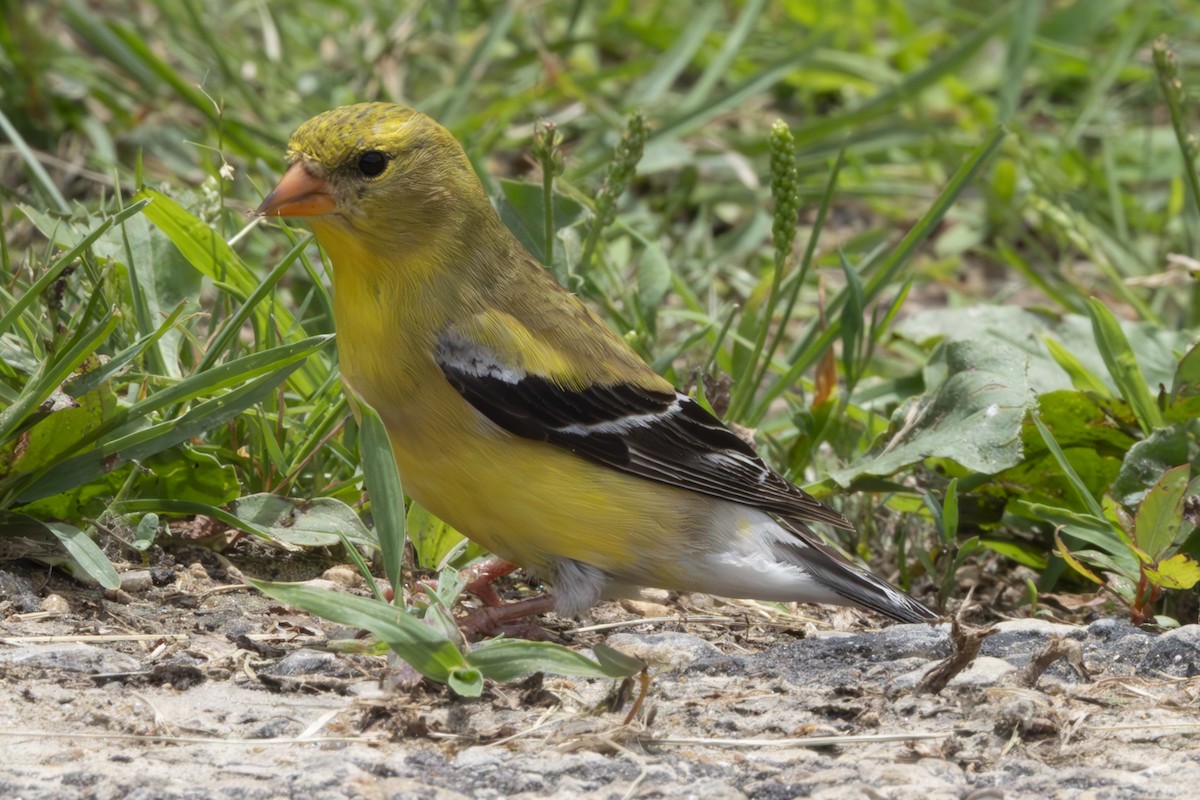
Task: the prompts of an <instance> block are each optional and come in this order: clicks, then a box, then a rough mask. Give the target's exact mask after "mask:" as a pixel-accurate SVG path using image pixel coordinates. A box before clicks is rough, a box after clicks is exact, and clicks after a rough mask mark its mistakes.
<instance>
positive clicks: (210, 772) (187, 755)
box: [0, 562, 1200, 800]
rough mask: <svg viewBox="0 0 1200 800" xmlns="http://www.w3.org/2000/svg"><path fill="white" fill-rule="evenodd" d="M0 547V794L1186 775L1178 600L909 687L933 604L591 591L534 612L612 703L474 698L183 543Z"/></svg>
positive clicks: (1102, 785)
mask: <svg viewBox="0 0 1200 800" xmlns="http://www.w3.org/2000/svg"><path fill="white" fill-rule="evenodd" d="M5 566H6V568H7V569H6V571H5V572H3V573H0V603H2V604H0V613H2V614H3V622H2V623H0V631H2V637H3V644H0V709H2V711H0V719H2V723H0V737H2V742H3V745H2V746H3V752H4V754H5V757H4V760H3V763H0V796H3V797H14V798H25V799H26V800H32V799H33V798H116V797H156V798H157V797H167V798H176V797H178V798H190V797H230V798H233V797H236V798H259V797H261V798H273V797H288V796H296V797H306V798H324V797H328V798H343V797H365V798H374V797H381V798H382V797H414V798H415V797H420V798H454V797H479V798H491V797H530V798H533V797H583V798H620V797H625V796H636V797H643V798H654V797H664V798H675V797H687V796H695V797H704V798H724V797H729V798H740V797H750V798H764V799H765V798H788V797H797V796H813V797H837V798H855V797H862V798H868V797H869V798H880V797H883V798H907V797H914V798H915V797H920V798H963V797H968V796H969V797H974V798H984V797H1001V796H1003V797H1006V798H1016V797H1063V798H1067V797H1072V798H1074V797H1095V798H1126V797H1128V798H1135V797H1136V798H1152V797H1163V798H1174V797H1179V798H1183V797H1193V796H1195V787H1196V786H1197V785H1200V740H1198V739H1197V737H1196V734H1197V733H1198V732H1200V678H1197V677H1195V676H1196V675H1197V674H1200V626H1187V627H1185V628H1182V629H1179V630H1177V631H1173V632H1171V633H1169V634H1153V633H1149V632H1146V631H1143V630H1140V629H1137V628H1134V627H1132V626H1130V625H1128V624H1127V623H1125V622H1123V621H1120V620H1115V619H1103V620H1099V621H1096V622H1093V623H1091V624H1090V625H1088V626H1086V627H1083V626H1067V625H1056V624H1051V623H1047V622H1042V621H1038V620H1021V621H1015V622H1008V623H1001V624H1000V625H999V626H998V630H997V632H996V633H994V634H993V635H992V636H990V637H988V638H987V639H986V640H985V641H984V642H983V644H982V647H981V650H980V655H979V657H978V658H976V659H975V660H974V662H973V663H972V664H971V665H970V666H969V667H968V668H967V669H966V670H965V671H964V672H962V673H960V674H958V675H957V676H956V677H954V678H953V679H952V680H951V681H950V682H949V685H948V686H946V688H945V689H943V690H942V691H941V692H940V693H938V694H930V693H927V692H922V691H921V689H920V683H921V681H922V678H923V677H924V676H925V674H926V673H927V672H928V671H929V670H930V669H931V668H932V667H933V666H934V665H935V664H937V663H938V661H939V660H940V659H942V658H944V657H946V656H947V655H948V654H949V652H950V650H951V645H950V636H949V626H948V625H942V626H938V627H929V626H919V625H899V626H893V627H890V628H886V629H883V630H874V631H869V630H863V628H862V626H863V624H864V623H868V624H869V623H871V622H873V621H874V620H873V619H870V618H867V617H862V616H859V615H856V614H852V613H847V612H838V613H830V612H826V611H821V612H819V613H824V614H826V616H825V617H822V618H820V619H807V618H805V617H800V616H796V615H787V616H786V617H783V618H781V617H780V616H778V615H776V614H775V613H774V612H773V611H771V610H770V609H767V608H765V607H762V606H756V605H725V604H715V605H709V606H705V605H704V603H705V602H706V601H705V600H704V599H703V598H694V599H691V600H689V601H688V602H689V603H690V607H689V608H688V609H687V610H686V613H687V616H688V619H687V621H682V620H674V621H670V622H662V621H647V619H650V620H653V619H654V618H655V617H656V616H658V614H659V613H660V612H664V611H667V612H669V613H670V614H672V615H679V614H681V613H684V612H682V611H681V610H680V608H679V606H677V605H676V606H672V607H670V608H664V607H663V606H661V605H658V604H653V603H651V604H629V603H627V604H625V605H624V606H622V605H617V604H606V605H604V606H603V607H601V608H600V609H598V610H597V613H596V615H595V616H596V619H595V621H596V622H599V623H605V624H610V625H611V626H612V627H608V628H604V629H602V630H591V631H583V632H574V633H564V632H567V631H569V630H570V629H571V627H572V626H571V625H570V624H568V623H560V624H558V626H557V628H556V630H557V631H558V632H559V633H560V635H566V636H567V637H568V638H570V639H572V640H573V641H575V642H577V643H578V644H579V645H580V646H584V647H586V646H587V645H588V644H589V643H591V642H595V641H600V640H601V639H603V640H604V641H607V642H608V643H609V644H611V645H613V646H615V647H617V648H618V649H621V650H623V651H624V652H627V653H630V654H632V655H637V656H639V657H641V658H643V659H644V660H646V661H647V662H648V663H650V664H651V666H652V671H653V680H652V682H651V684H650V689H649V693H648V696H647V697H646V701H645V706H644V709H643V713H642V714H641V715H639V718H638V719H636V720H635V721H633V722H632V723H630V724H628V725H625V724H623V720H624V717H625V715H626V713H627V712H628V709H629V708H630V702H631V698H629V697H626V698H622V697H619V696H617V695H618V689H619V687H617V686H615V685H614V684H613V683H612V682H609V681H598V680H580V679H575V678H572V679H559V678H552V677H546V678H544V679H543V678H539V677H534V678H531V679H529V680H527V681H525V682H524V683H522V684H520V685H506V686H489V687H488V689H487V690H486V691H485V695H484V697H482V698H481V699H478V700H461V699H456V698H454V697H452V696H451V695H449V694H448V693H447V692H446V691H445V690H443V689H442V688H440V687H435V686H430V685H428V684H424V683H421V684H417V685H415V686H410V687H408V688H406V689H402V690H394V689H392V690H388V691H384V690H383V689H381V684H380V680H379V678H380V676H381V675H383V674H388V673H389V672H390V670H389V669H388V665H387V662H386V659H384V658H382V657H368V656H360V655H346V654H342V653H333V652H328V651H326V650H325V649H324V648H325V646H326V643H327V642H328V641H329V640H330V639H346V638H347V637H348V636H349V635H350V632H347V631H344V630H343V631H338V630H335V629H334V628H333V626H331V625H329V624H327V623H324V622H322V621H320V620H317V619H315V618H312V617H310V616H308V615H306V614H301V613H297V612H293V611H290V610H287V609H282V608H279V607H278V606H277V605H275V604H274V603H273V601H270V600H268V599H267V598H264V597H262V596H261V595H258V594H256V593H254V592H252V591H249V590H246V589H244V588H241V587H236V586H230V587H227V586H223V585H222V581H221V580H214V579H213V577H212V575H210V574H209V572H208V571H206V570H205V569H203V568H201V567H200V566H199V565H198V564H196V565H186V566H179V567H176V568H175V569H174V570H173V580H170V581H169V582H167V581H168V578H167V576H164V575H159V577H158V578H157V579H155V578H154V577H153V576H149V577H148V578H147V579H146V580H139V581H136V582H134V584H133V586H134V590H133V591H130V592H127V593H120V594H117V595H109V596H105V595H104V594H103V593H102V592H100V591H98V590H93V589H89V588H86V587H81V586H80V585H78V584H76V583H74V582H72V581H71V580H70V579H69V578H66V577H63V576H60V575H57V574H53V573H48V572H47V571H46V570H45V569H44V568H42V567H38V566H34V565H24V564H22V563H20V562H14V563H11V564H7V565H5ZM218 577H220V576H218ZM160 584H161V585H160ZM659 599H660V600H661V599H662V598H659ZM640 615H650V616H649V617H647V618H645V619H644V618H642V617H641V616H640ZM713 615H716V616H717V617H718V619H717V620H716V621H711V620H712V617H713ZM706 619H708V620H710V621H704V620H706ZM806 619H807V621H806ZM1054 647H1057V648H1058V650H1057V651H1051V652H1050V654H1049V655H1046V654H1047V652H1048V651H1049V650H1050V649H1051V648H1054ZM1056 653H1060V654H1059V655H1056ZM1043 656H1044V657H1043ZM1050 656H1054V657H1053V658H1052V659H1051V658H1050ZM1039 659H1040V660H1039ZM1042 662H1047V663H1042ZM1031 665H1032V666H1031ZM635 689H636V687H635ZM634 693H635V694H636V690H635V692H634ZM614 708H616V709H619V710H613V709H614ZM814 736H821V737H828V738H826V739H824V740H823V741H824V742H826V743H825V744H820V745H814V744H813V743H812V740H811V739H810V738H809V737H814ZM801 740H805V741H801Z"/></svg>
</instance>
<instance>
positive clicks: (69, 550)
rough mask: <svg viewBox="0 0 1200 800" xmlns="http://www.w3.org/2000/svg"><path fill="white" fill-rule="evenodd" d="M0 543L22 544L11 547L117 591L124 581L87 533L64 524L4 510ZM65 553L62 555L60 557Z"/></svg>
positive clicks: (80, 577)
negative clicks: (12, 540) (16, 541)
mask: <svg viewBox="0 0 1200 800" xmlns="http://www.w3.org/2000/svg"><path fill="white" fill-rule="evenodd" d="M0 539H18V540H22V541H21V542H20V543H18V544H11V543H10V545H11V546H12V547H13V548H14V550H15V551H16V552H18V553H25V552H27V553H28V556H29V557H31V558H36V559H38V560H40V561H44V562H46V563H51V564H54V565H55V566H62V567H64V568H66V570H67V571H68V572H70V573H71V574H72V575H74V576H75V577H76V578H79V579H80V580H85V581H94V582H95V583H98V584H100V585H101V586H103V587H104V588H105V589H116V588H119V587H120V585H121V578H120V577H119V576H118V575H117V571H116V570H115V569H113V565H112V563H110V562H109V560H108V558H107V557H106V556H105V555H104V552H103V551H102V550H101V549H100V548H99V547H98V546H97V545H96V543H95V542H94V541H92V539H91V537H90V536H89V535H88V534H87V532H85V531H82V530H80V529H79V528H76V527H75V526H73V525H67V524H66V523H62V522H42V521H41V520H38V519H35V518H33V517H31V516H29V515H28V514H18V513H14V512H11V511H4V510H0ZM58 553H61V554H62V555H61V556H59V555H57V554H58Z"/></svg>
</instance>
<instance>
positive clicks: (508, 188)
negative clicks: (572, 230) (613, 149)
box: [498, 179, 585, 262]
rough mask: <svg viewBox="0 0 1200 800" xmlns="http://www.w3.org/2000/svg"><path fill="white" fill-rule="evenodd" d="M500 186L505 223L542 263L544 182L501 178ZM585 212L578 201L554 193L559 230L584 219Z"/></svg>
mask: <svg viewBox="0 0 1200 800" xmlns="http://www.w3.org/2000/svg"><path fill="white" fill-rule="evenodd" d="M500 188H501V190H502V191H503V192H504V197H503V199H502V200H500V202H499V203H498V205H499V209H498V210H499V213H500V219H502V220H504V224H505V225H507V226H508V229H509V230H511V231H512V232H513V234H514V235H515V236H516V237H517V238H518V239H519V240H520V241H521V244H523V245H525V249H527V250H528V251H529V252H530V253H532V254H533V256H534V258H536V259H537V260H538V261H539V262H542V261H544V258H545V254H546V246H545V242H544V241H543V238H544V236H545V229H546V226H545V213H546V199H545V195H544V194H543V192H542V187H541V185H539V184H535V183H526V182H524V181H514V180H509V179H502V180H501V181H500ZM584 212H585V209H584V207H583V205H582V204H580V203H579V202H578V201H576V200H573V199H572V198H570V197H567V196H565V195H563V194H559V193H557V192H556V193H555V194H554V227H555V231H556V232H557V231H561V230H562V229H563V228H568V227H570V226H572V225H574V224H575V223H576V222H578V221H579V220H581V219H582V218H583V216H584ZM556 249H558V248H556Z"/></svg>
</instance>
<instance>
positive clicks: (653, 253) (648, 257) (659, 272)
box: [637, 242, 672, 321]
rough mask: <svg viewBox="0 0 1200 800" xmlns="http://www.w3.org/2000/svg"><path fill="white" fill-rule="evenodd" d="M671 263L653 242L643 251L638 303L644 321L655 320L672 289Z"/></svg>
mask: <svg viewBox="0 0 1200 800" xmlns="http://www.w3.org/2000/svg"><path fill="white" fill-rule="evenodd" d="M671 277H672V274H671V263H670V261H668V260H667V254H666V253H664V252H663V249H662V248H661V247H660V246H659V245H657V244H654V243H653V242H652V243H650V244H648V245H647V246H646V249H645V250H643V251H642V257H641V258H640V259H638V268H637V303H638V310H639V312H640V313H641V315H642V318H643V319H646V320H648V321H652V320H654V318H655V316H656V315H657V314H658V309H659V307H660V306H661V305H662V301H663V298H664V297H665V296H666V294H667V290H668V289H670V288H671Z"/></svg>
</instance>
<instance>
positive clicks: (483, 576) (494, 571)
mask: <svg viewBox="0 0 1200 800" xmlns="http://www.w3.org/2000/svg"><path fill="white" fill-rule="evenodd" d="M516 568H517V565H516V564H514V563H512V562H511V561H505V560H504V559H502V558H489V559H488V560H487V561H484V562H482V563H480V564H475V565H474V566H470V567H467V568H466V569H464V570H463V571H462V572H460V573H459V576H460V577H461V578H462V579H463V583H465V584H466V589H467V591H468V592H470V593H471V594H473V595H475V596H476V597H478V598H479V599H480V600H482V601H483V604H484V605H485V606H491V607H493V608H495V607H498V606H501V605H503V604H504V601H502V600H501V599H500V595H498V594H496V587H495V586H492V581H494V580H496V578H500V577H503V576H505V575H507V574H509V573H510V572H512V571H513V570H515V569H516Z"/></svg>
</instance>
